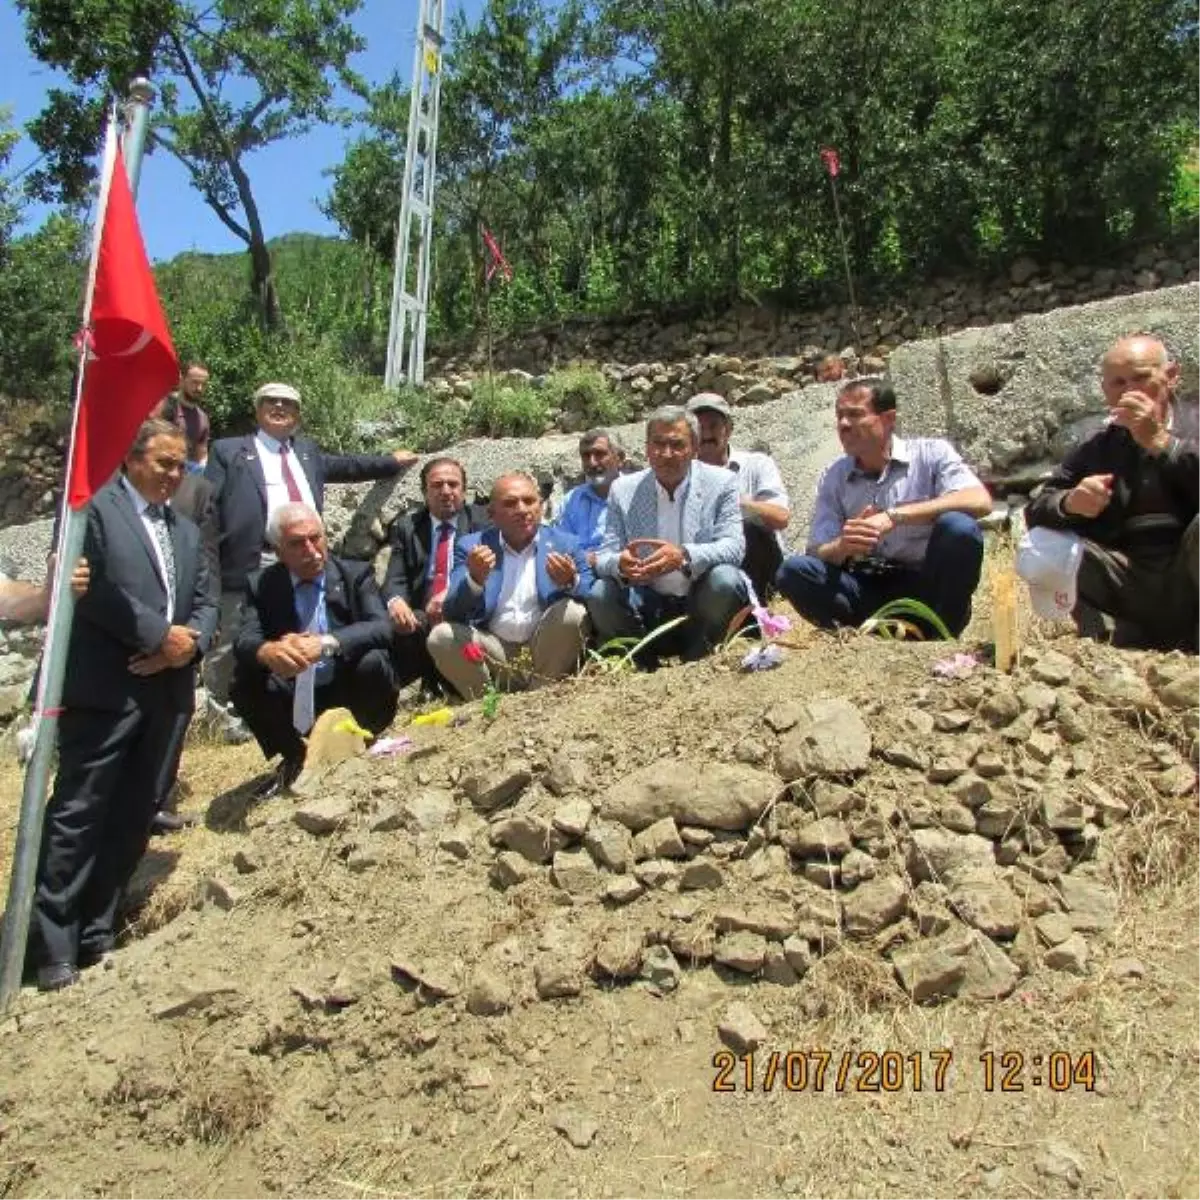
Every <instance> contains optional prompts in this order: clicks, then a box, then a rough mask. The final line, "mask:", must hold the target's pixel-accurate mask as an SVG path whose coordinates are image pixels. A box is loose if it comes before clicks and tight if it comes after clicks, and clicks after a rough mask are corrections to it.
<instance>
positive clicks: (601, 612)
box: [588, 405, 749, 665]
mask: <svg viewBox="0 0 1200 1200" xmlns="http://www.w3.org/2000/svg"><path fill="white" fill-rule="evenodd" d="M699 445H700V426H699V422H698V420H697V418H696V415H695V414H694V413H690V412H688V411H687V410H686V409H683V408H679V407H676V406H674V405H666V406H664V407H662V408H659V409H656V410H655V411H654V412H652V413H651V414H650V417H649V418H648V420H647V421H646V460H647V461H648V462H649V464H650V466H649V467H647V468H646V470H644V471H639V472H637V474H635V475H624V476H622V477H621V478H620V479H618V480H616V481H615V482H614V483H613V485H612V489H611V490H610V491H609V493H608V512H607V514H606V516H605V537H604V543H603V544H602V545H601V547H600V550H599V552H598V553H597V555H596V575H597V576H598V577H599V578H598V579H597V580H596V583H595V586H594V587H593V588H592V592H591V595H590V596H589V597H588V612H589V614H590V615H591V618H592V624H593V626H594V627H595V630H596V638H597V640H598V641H599V642H600V644H601V645H603V644H604V643H605V642H607V641H609V640H611V639H612V638H619V637H620V638H623V637H637V638H640V637H643V636H644V635H645V634H647V633H648V632H650V631H651V630H653V629H657V628H658V627H659V626H660V625H662V624H664V623H666V622H667V621H671V620H673V619H675V618H676V617H681V616H682V617H685V618H686V620H685V621H684V623H683V624H682V625H681V626H679V627H678V628H677V629H675V630H672V631H671V633H669V634H667V635H664V636H663V637H662V638H660V639H658V641H657V642H656V643H655V645H654V650H655V653H653V654H650V655H648V656H646V658H645V659H644V662H645V663H646V665H652V664H653V663H654V661H655V660H656V658H657V656H658V654H659V653H661V652H662V651H664V650H668V651H677V652H678V653H679V654H680V656H681V657H682V658H683V659H684V660H685V661H692V660H695V659H699V658H702V657H704V655H705V654H707V653H708V652H709V651H710V650H712V648H713V647H714V646H716V645H719V644H720V643H721V642H722V641H723V640H724V638H725V635H726V632H727V630H728V628H729V624H730V622H731V621H732V619H733V617H734V616H735V615H736V614H737V612H738V610H739V609H741V608H743V607H744V606H745V605H746V604H747V603H749V593H748V592H747V590H746V583H745V579H744V577H743V576H742V573H741V571H740V569H739V568H740V566H741V562H742V556H743V555H744V554H745V550H746V539H745V534H744V532H743V530H742V511H741V504H740V502H739V499H738V483H737V476H736V475H734V474H733V473H732V472H731V471H726V470H725V469H724V468H723V467H714V466H709V465H708V464H707V463H702V462H699V461H697V458H696V455H697V450H698V448H699Z"/></svg>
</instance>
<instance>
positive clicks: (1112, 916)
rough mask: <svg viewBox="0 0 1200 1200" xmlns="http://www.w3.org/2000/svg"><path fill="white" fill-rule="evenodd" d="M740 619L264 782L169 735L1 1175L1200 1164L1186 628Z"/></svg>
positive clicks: (1088, 1178) (1166, 1189) (914, 1178)
mask: <svg viewBox="0 0 1200 1200" xmlns="http://www.w3.org/2000/svg"><path fill="white" fill-rule="evenodd" d="M745 649H746V647H745V646H744V645H738V646H734V647H731V648H730V649H729V650H728V651H726V652H725V653H724V654H723V655H722V656H719V657H718V658H716V659H714V660H712V661H709V662H706V663H701V664H695V665H691V666H686V667H677V668H670V669H667V670H663V671H660V672H659V673H657V674H655V675H652V676H629V675H619V674H618V675H614V674H597V675H593V676H591V677H584V678H580V679H575V680H571V681H566V682H563V683H560V684H556V685H554V686H552V687H549V688H546V689H544V690H542V691H540V692H536V693H533V694H530V695H528V696H515V697H507V698H505V700H504V701H503V704H502V706H501V709H500V713H499V715H498V716H497V718H496V719H495V720H494V721H491V722H488V721H487V720H485V719H484V718H483V716H482V714H481V713H480V712H479V709H478V706H465V707H464V708H462V709H461V710H459V711H460V723H458V724H455V725H451V726H445V727H436V726H435V727H415V726H409V727H407V728H405V729H403V730H402V731H400V730H397V732H403V733H404V734H405V735H406V736H409V737H411V738H412V741H413V745H412V746H411V747H410V749H409V751H408V752H407V753H404V754H401V755H400V756H397V757H394V758H390V759H383V758H381V759H372V758H368V757H363V756H360V757H354V758H351V759H349V760H347V761H345V762H343V763H341V764H339V765H337V766H334V767H332V768H328V769H327V770H324V771H314V772H312V773H311V774H310V775H309V776H307V777H306V779H305V781H304V786H303V788H302V794H301V795H299V796H297V797H295V798H278V799H275V800H272V801H270V802H268V803H265V804H254V803H251V802H250V800H249V799H248V789H247V784H246V781H247V778H248V776H250V775H251V774H252V773H253V772H254V771H257V770H259V769H261V762H260V761H259V760H258V758H257V753H256V751H254V750H253V749H252V748H248V747H241V748H237V749H234V750H230V749H224V748H222V749H220V750H217V749H214V748H211V747H206V746H204V745H203V744H202V743H198V744H196V745H194V746H192V747H191V748H190V750H189V753H188V755H187V756H186V757H185V763H184V777H185V779H186V780H187V781H188V782H189V784H190V787H191V791H192V798H191V800H190V801H189V804H190V805H191V806H192V807H194V808H195V810H196V811H197V812H200V813H203V815H204V824H203V825H202V826H201V827H199V828H197V829H194V830H191V831H189V832H187V833H184V834H182V835H178V836H176V837H172V838H170V839H165V840H162V841H159V842H156V844H155V846H154V848H153V850H152V852H151V854H150V855H149V856H148V860H147V862H146V863H145V864H144V868H143V871H142V873H141V876H140V879H139V885H138V891H139V897H140V898H139V902H138V903H139V911H138V913H137V916H136V920H135V922H134V924H133V926H132V928H131V931H130V935H129V939H128V942H127V944H126V945H124V946H123V947H122V948H121V949H120V950H119V951H118V952H117V954H116V955H115V957H114V959H113V960H112V962H111V964H110V965H109V966H108V967H106V968H98V969H95V970H93V971H90V972H88V973H86V974H85V977H84V982H83V983H82V984H81V985H80V986H79V987H77V988H76V989H73V990H72V991H69V992H67V993H65V994H61V995H58V996H53V997H42V996H38V995H36V994H33V993H28V994H23V995H22V997H21V999H20V1001H19V1002H18V1004H17V1006H16V1008H15V1009H14V1011H13V1012H12V1013H11V1014H10V1015H9V1016H8V1017H7V1019H6V1020H4V1021H3V1023H0V1061H3V1062H4V1063H5V1067H6V1069H5V1071H4V1072H3V1076H2V1078H0V1194H11V1195H43V1194H58V1193H71V1194H80V1195H109V1194H115V1193H122V1194H151V1193H153V1194H161V1195H176V1194H251V1195H253V1194H278V1195H298V1194H304V1195H355V1196H364V1197H367V1196H377V1195H391V1194H408V1195H442V1194H454V1195H472V1196H483V1195H500V1194H530V1195H643V1194H673V1195H752V1196H758V1195H780V1194H782V1195H789V1196H792V1195H794V1196H808V1195H826V1194H835V1193H836V1194H842V1195H879V1194H887V1195H931V1196H938V1195H979V1196H984V1195H1004V1196H1008V1195H1013V1196H1018V1195H1020V1196H1025V1195H1029V1194H1036V1195H1049V1196H1074V1195H1115V1194H1121V1195H1194V1194H1195V1191H1196V1187H1197V1155H1196V1146H1195V1137H1194V1131H1195V1127H1196V1121H1197V1100H1196V1096H1197V1090H1196V1082H1197V1061H1198V1060H1197V1037H1196V1009H1197V995H1196V974H1197V962H1196V895H1195V877H1196V874H1195V873H1196V837H1197V807H1196V775H1195V764H1196V749H1197V748H1196V721H1197V678H1196V667H1195V660H1194V659H1191V658H1184V657H1182V656H1162V655H1139V654H1122V653H1119V652H1116V651H1113V650H1110V649H1107V648H1102V647H1098V646H1094V645H1090V644H1083V643H1079V642H1077V641H1076V640H1075V639H1074V638H1073V637H1064V638H1058V639H1055V640H1053V641H1044V640H1040V639H1035V641H1034V642H1033V643H1032V644H1031V645H1030V646H1029V647H1028V648H1027V653H1026V655H1025V657H1024V659H1023V662H1022V665H1021V666H1020V668H1019V669H1018V670H1017V671H1016V672H1015V673H1014V674H1013V675H1012V676H1001V675H999V674H998V673H996V672H995V671H993V670H992V669H991V668H989V667H987V666H986V665H979V666H977V667H976V668H974V669H973V670H971V671H970V672H969V673H968V674H967V676H966V677H965V678H944V677H942V675H941V674H940V673H939V670H940V668H939V669H935V668H938V663H939V660H941V659H943V658H944V656H945V654H946V648H945V647H944V646H943V647H938V646H932V645H931V646H904V645H898V644H895V643H886V642H882V641H877V640H871V639H864V638H856V639H852V640H850V641H841V640H838V639H834V638H832V637H827V636H825V635H811V634H810V635H808V636H802V635H793V641H792V646H791V648H790V649H789V650H788V653H787V658H786V661H785V663H784V665H783V666H782V667H781V668H779V669H778V670H776V671H772V672H769V673H763V674H745V673H743V672H741V671H739V669H738V664H739V660H740V657H741V655H742V653H743V652H744V651H745ZM3 771H4V774H3V775H0V786H3V787H4V789H5V795H6V796H9V797H12V800H11V803H7V802H6V805H5V812H6V815H9V814H13V813H15V783H16V775H15V771H13V770H12V768H10V767H5V768H3ZM10 785H12V786H10ZM11 819H12V818H11V816H10V820H11ZM826 1053H827V1055H828V1057H827V1058H826V1057H824V1056H825V1055H826ZM988 1053H994V1056H995V1057H994V1058H993V1059H992V1060H991V1063H992V1074H991V1079H990V1084H991V1087H990V1088H989V1086H988V1084H989V1078H988V1075H987V1074H986V1072H987V1066H986V1062H985V1060H984V1059H981V1055H986V1054H988ZM1004 1055H1009V1056H1010V1057H1008V1058H1004V1057H1003V1056H1004ZM1018 1055H1021V1056H1023V1058H1022V1059H1018V1058H1017V1057H1016V1056H1018ZM873 1056H878V1057H873ZM1052 1056H1053V1059H1052ZM822 1063H824V1064H825V1065H824V1067H822ZM1052 1065H1053V1071H1054V1072H1055V1073H1056V1074H1055V1075H1054V1083H1055V1088H1056V1089H1057V1090H1055V1089H1052V1088H1051V1070H1052ZM939 1068H941V1070H940V1071H939ZM918 1071H919V1072H920V1079H919V1080H918V1078H917V1072H918ZM1064 1072H1065V1074H1064ZM748 1074H749V1081H750V1084H751V1086H750V1087H749V1088H747V1075H748ZM1005 1078H1007V1080H1008V1082H1009V1083H1010V1084H1011V1085H1013V1086H1016V1085H1017V1084H1021V1085H1023V1091H1020V1092H1017V1091H1013V1092H1004V1091H1002V1090H1001V1087H1002V1080H1003V1079H1005Z"/></svg>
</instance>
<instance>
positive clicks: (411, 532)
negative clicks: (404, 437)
mask: <svg viewBox="0 0 1200 1200" xmlns="http://www.w3.org/2000/svg"><path fill="white" fill-rule="evenodd" d="M421 491H422V492H424V494H425V503H424V505H422V506H421V507H420V508H418V509H416V510H415V511H413V512H410V513H406V514H405V515H404V516H402V517H397V518H396V520H395V521H394V522H393V523H392V526H391V529H390V530H389V537H388V540H389V542H390V543H391V548H392V554H391V558H390V559H388V565H387V573H386V574H385V575H384V580H383V589H382V591H383V599H384V602H385V603H386V604H387V610H388V615H389V616H390V617H391V618H392V624H393V625H394V626H395V640H394V642H393V658H394V660H395V665H396V682H397V683H398V684H399V686H400V687H404V685H405V684H408V683H411V682H412V681H413V680H414V679H416V678H418V677H422V676H423V677H424V678H425V680H426V681H427V682H428V683H430V684H432V685H436V684H437V683H438V682H439V679H440V677H439V676H438V673H437V671H436V669H435V668H434V666H433V662H432V660H431V659H430V657H429V652H428V651H427V650H426V648H425V639H426V637H427V636H428V634H429V630H430V629H431V628H432V627H433V626H434V625H436V624H437V623H438V622H439V621H440V620H441V619H442V608H443V605H444V604H445V601H446V592H447V590H448V588H449V586H450V571H451V568H452V567H453V566H454V546H455V543H456V542H457V541H458V539H459V538H460V537H463V536H465V535H466V534H468V533H476V532H478V531H479V530H481V529H484V528H486V527H487V525H488V519H487V515H486V513H483V512H479V511H477V510H476V509H475V508H474V507H473V506H471V505H468V504H467V502H466V500H467V472H466V469H465V468H464V467H463V465H462V463H460V462H459V461H458V460H457V459H453V458H431V459H430V460H429V461H428V462H427V463H426V464H425V465H424V466H423V467H422V468H421Z"/></svg>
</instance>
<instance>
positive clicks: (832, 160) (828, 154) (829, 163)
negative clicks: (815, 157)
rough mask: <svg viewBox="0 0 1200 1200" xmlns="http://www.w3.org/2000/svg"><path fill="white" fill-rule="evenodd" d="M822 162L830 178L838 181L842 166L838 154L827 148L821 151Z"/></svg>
mask: <svg viewBox="0 0 1200 1200" xmlns="http://www.w3.org/2000/svg"><path fill="white" fill-rule="evenodd" d="M821 161H822V162H823V163H824V164H825V169H826V170H827V171H828V172H829V178H830V179H836V178H837V174H838V171H839V170H840V169H841V165H842V164H841V163H840V162H839V161H838V152H837V151H836V150H834V149H831V148H830V147H828V146H827V147H826V148H825V149H824V150H822V151H821Z"/></svg>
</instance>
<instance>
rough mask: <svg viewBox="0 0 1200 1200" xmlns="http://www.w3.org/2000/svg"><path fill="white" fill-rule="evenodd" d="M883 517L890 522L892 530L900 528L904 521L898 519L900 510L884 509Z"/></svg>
mask: <svg viewBox="0 0 1200 1200" xmlns="http://www.w3.org/2000/svg"><path fill="white" fill-rule="evenodd" d="M883 515H884V516H885V517H887V519H888V520H889V521H891V523H892V528H893V529H899V528H900V526H901V525H903V524H904V521H903V520H902V519H901V517H900V510H899V509H898V508H888V509H885V510H884V513H883Z"/></svg>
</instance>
